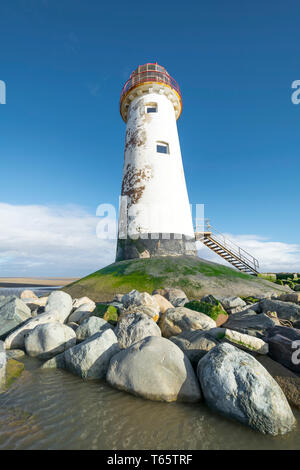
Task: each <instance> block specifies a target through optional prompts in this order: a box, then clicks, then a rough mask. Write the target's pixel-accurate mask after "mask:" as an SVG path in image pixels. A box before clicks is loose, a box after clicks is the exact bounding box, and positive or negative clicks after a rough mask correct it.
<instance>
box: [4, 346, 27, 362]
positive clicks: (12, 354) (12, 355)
mask: <svg viewBox="0 0 300 470" xmlns="http://www.w3.org/2000/svg"><path fill="white" fill-rule="evenodd" d="M24 356H25V353H24V351H22V349H11V350H10V351H6V357H7V360H8V359H20V358H21V357H24Z"/></svg>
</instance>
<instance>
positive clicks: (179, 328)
mask: <svg viewBox="0 0 300 470" xmlns="http://www.w3.org/2000/svg"><path fill="white" fill-rule="evenodd" d="M159 326H160V328H161V333H162V336H164V337H165V338H170V337H171V336H176V335H179V334H180V333H182V332H183V331H192V330H209V329H210V328H215V327H216V322H215V321H214V320H212V319H211V318H210V317H209V316H208V315H205V314H204V313H201V312H196V311H195V310H191V309H189V308H185V307H177V308H169V309H168V310H167V311H166V312H165V313H164V314H163V315H162V317H161V319H160V321H159Z"/></svg>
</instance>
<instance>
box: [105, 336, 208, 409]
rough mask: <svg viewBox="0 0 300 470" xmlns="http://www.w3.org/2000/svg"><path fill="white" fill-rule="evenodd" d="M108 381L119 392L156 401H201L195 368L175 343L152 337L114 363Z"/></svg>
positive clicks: (109, 370)
mask: <svg viewBox="0 0 300 470" xmlns="http://www.w3.org/2000/svg"><path fill="white" fill-rule="evenodd" d="M106 380H107V381H108V383H109V384H110V385H112V386H113V387H116V388H118V389H119V390H125V391H126V392H129V393H133V394H134V395H138V396H141V397H143V398H147V399H148V400H156V401H167V402H171V401H176V400H177V401H186V402H197V401H199V400H200V398H201V392H200V387H199V384H198V381H197V377H196V375H195V373H194V370H193V367H192V365H191V363H190V361H189V359H188V358H187V356H185V355H184V353H183V352H182V351H181V350H180V349H179V348H178V347H177V346H176V345H175V344H173V343H172V342H171V341H169V340H167V339H165V338H159V337H156V336H151V337H148V338H145V339H143V340H141V341H139V342H138V343H135V344H133V345H132V346H131V347H130V348H128V349H124V350H122V351H121V352H120V353H118V354H116V355H115V356H114V357H113V358H112V359H111V361H110V365H109V369H108V372H107V375H106Z"/></svg>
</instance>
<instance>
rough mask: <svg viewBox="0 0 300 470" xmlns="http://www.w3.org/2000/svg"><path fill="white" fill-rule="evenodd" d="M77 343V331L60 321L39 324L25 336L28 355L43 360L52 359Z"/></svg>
mask: <svg viewBox="0 0 300 470" xmlns="http://www.w3.org/2000/svg"><path fill="white" fill-rule="evenodd" d="M75 344H76V334H75V331H74V330H72V328H69V327H68V326H67V325H63V324H61V323H58V322H56V323H44V324H43V325H38V326H36V327H35V328H34V329H33V330H31V331H30V332H29V333H28V334H27V335H26V337H25V350H26V353H27V354H28V356H31V357H37V358H38V359H43V360H44V359H50V358H51V357H53V356H56V355H57V354H60V353H62V352H63V351H65V350H66V349H68V348H71V347H72V346H75Z"/></svg>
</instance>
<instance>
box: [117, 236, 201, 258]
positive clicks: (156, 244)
mask: <svg viewBox="0 0 300 470" xmlns="http://www.w3.org/2000/svg"><path fill="white" fill-rule="evenodd" d="M180 236H181V238H179V237H180ZM146 237H148V238H146ZM151 237H152V238H151ZM154 237H156V238H154ZM182 255H189V256H197V249H196V243H195V238H194V237H188V236H186V235H179V234H173V233H171V234H170V235H169V239H167V235H166V234H161V233H160V234H143V238H137V239H134V240H133V239H132V238H127V239H125V240H122V239H119V240H118V244H117V254H116V261H122V260H126V259H134V258H151V257H153V256H182Z"/></svg>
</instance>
